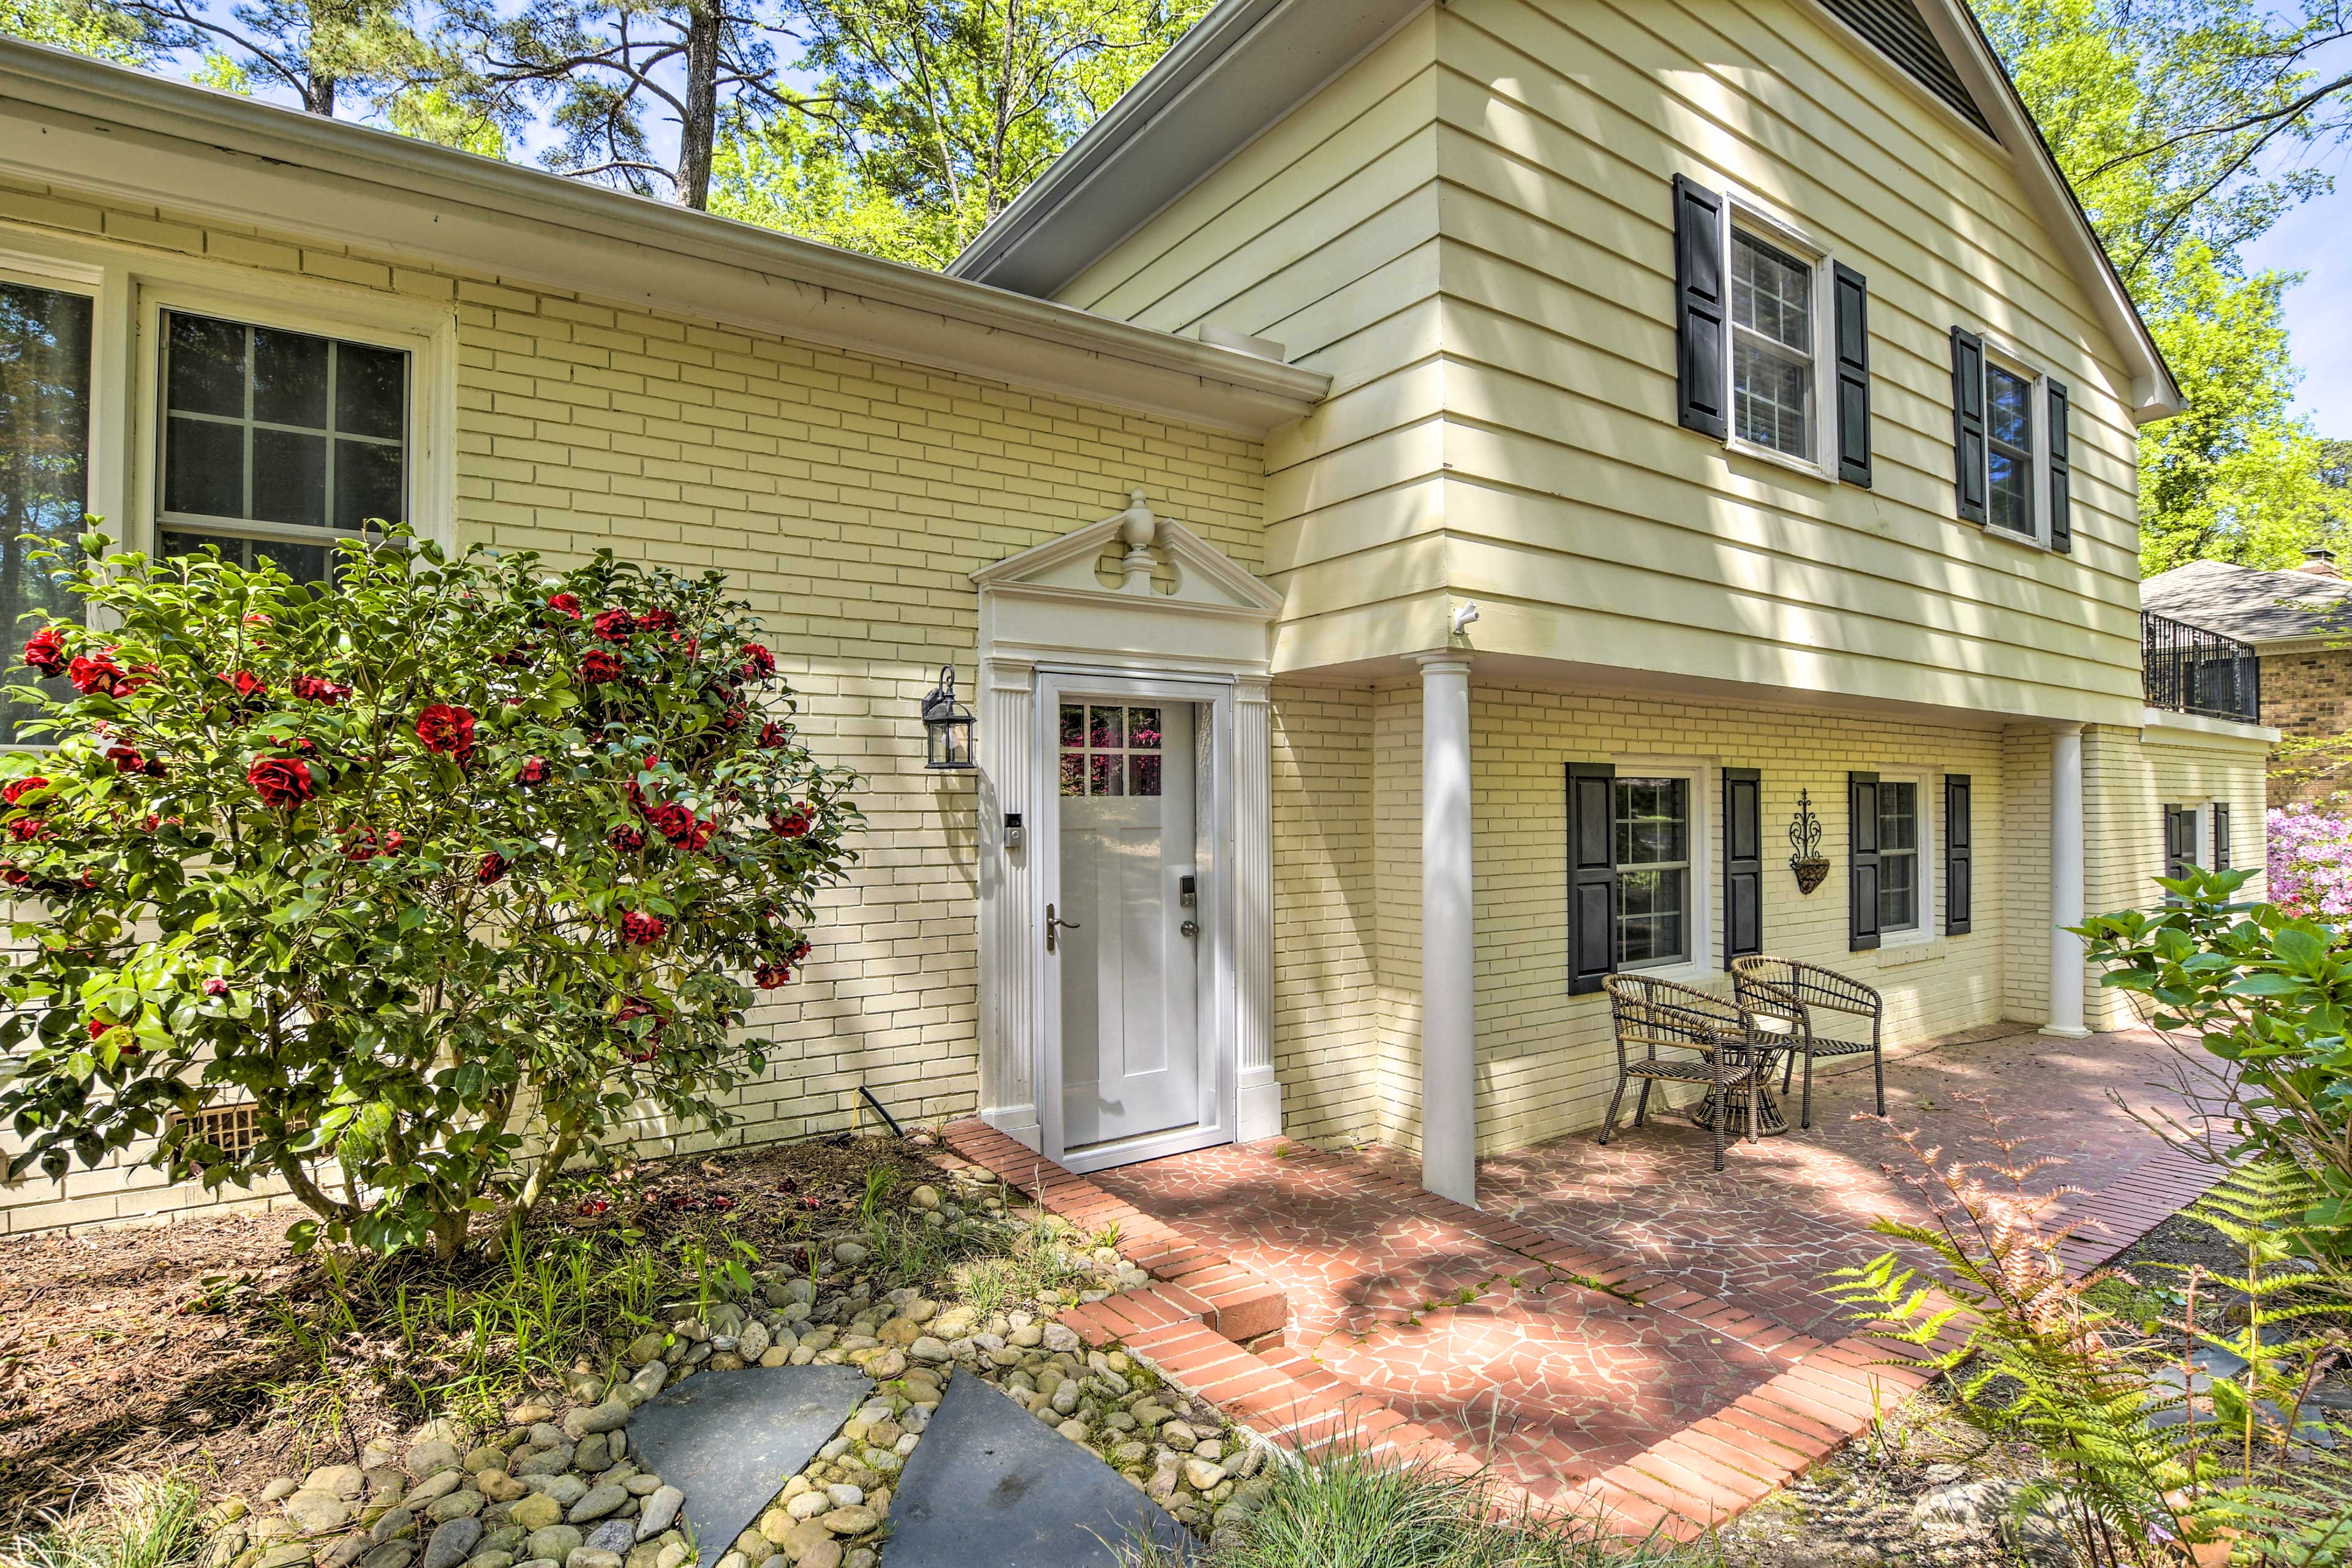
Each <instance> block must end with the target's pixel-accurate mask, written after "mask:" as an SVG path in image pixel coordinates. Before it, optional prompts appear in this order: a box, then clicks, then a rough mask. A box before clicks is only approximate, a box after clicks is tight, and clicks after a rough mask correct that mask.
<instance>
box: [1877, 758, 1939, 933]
mask: <svg viewBox="0 0 2352 1568" xmlns="http://www.w3.org/2000/svg"><path fill="white" fill-rule="evenodd" d="M1926 844H1927V788H1926V787H1925V785H1924V784H1922V783H1921V782H1920V781H1919V780H1918V779H1916V778H1908V777H1905V776H1903V775H1901V774H1895V773H1880V774H1879V776H1878V930H1879V933H1880V935H1881V936H1882V937H1895V936H1900V935H1903V934H1905V933H1906V932H1911V931H1927V929H1928V928H1929V919H1928V915H1929V911H1928V908H1927V852H1926V849H1925V845H1926Z"/></svg>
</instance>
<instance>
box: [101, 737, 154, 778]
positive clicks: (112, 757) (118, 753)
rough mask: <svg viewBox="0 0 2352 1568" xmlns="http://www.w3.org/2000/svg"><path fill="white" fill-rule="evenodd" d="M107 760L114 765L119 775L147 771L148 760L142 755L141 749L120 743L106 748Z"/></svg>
mask: <svg viewBox="0 0 2352 1568" xmlns="http://www.w3.org/2000/svg"><path fill="white" fill-rule="evenodd" d="M106 760H107V761H108V762H110V763H113V764H114V771H115V772H116V773H145V772H146V771H147V759H146V758H145V757H144V756H142V755H141V754H140V751H139V748H138V747H136V746H126V745H123V744H122V743H121V742H119V741H118V742H115V743H114V744H113V745H111V746H109V747H107V748H106Z"/></svg>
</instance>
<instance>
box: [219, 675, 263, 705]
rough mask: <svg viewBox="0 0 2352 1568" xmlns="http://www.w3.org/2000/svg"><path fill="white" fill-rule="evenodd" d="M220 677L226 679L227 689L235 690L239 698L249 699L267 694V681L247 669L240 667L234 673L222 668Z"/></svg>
mask: <svg viewBox="0 0 2352 1568" xmlns="http://www.w3.org/2000/svg"><path fill="white" fill-rule="evenodd" d="M220 679H223V680H226V681H227V682H228V685H229V689H230V690H232V691H234V692H236V694H237V696H238V697H239V698H241V699H246V700H252V699H255V698H261V697H267V696H268V695H269V683H268V681H266V680H264V679H261V677H259V676H257V675H256V674H254V673H253V671H251V670H249V669H240V670H238V671H237V672H236V674H234V675H231V674H230V673H229V672H228V671H227V670H222V671H221V672H220Z"/></svg>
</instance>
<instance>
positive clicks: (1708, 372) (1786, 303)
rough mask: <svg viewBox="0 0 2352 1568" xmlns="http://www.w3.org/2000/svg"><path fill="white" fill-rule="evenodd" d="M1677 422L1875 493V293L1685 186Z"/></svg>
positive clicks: (1749, 210) (1777, 228)
mask: <svg viewBox="0 0 2352 1568" xmlns="http://www.w3.org/2000/svg"><path fill="white" fill-rule="evenodd" d="M1674 198H1675V294H1676V297H1677V303H1676V307H1675V383H1676V403H1677V412H1676V419H1677V421H1678V422H1679V423H1680V424H1681V425H1682V426H1684V427H1685V428H1686V429H1691V430H1696V431H1698V432H1700V433H1701V434H1702V435H1706V436H1712V437H1715V438H1716V439H1717V440H1719V441H1722V442H1723V443H1724V444H1725V445H1726V446H1727V447H1730V448H1731V449H1732V450H1733V451H1735V452H1739V453H1744V454H1747V455H1748V456H1750V457H1757V458H1766V459H1769V461H1771V462H1774V463H1777V464H1780V465H1782V466H1784V467H1790V468H1798V469H1800V470H1801V471H1803V472H1806V473H1809V474H1811V475H1813V476H1815V477H1817V478H1820V479H1833V480H1838V481H1842V482H1843V483H1846V484H1853V485H1864V486H1867V485H1869V484H1870V482H1871V457H1870V435H1871V431H1870V321H1869V304H1870V291H1869V287H1868V285H1867V284H1866V283H1865V282H1864V279H1863V276H1862V274H1861V273H1859V272H1856V271H1855V270H1854V269H1853V268H1851V267H1847V266H1845V265H1843V263H1841V262H1839V261H1837V260H1836V259H1835V258H1832V256H1831V255H1830V254H1829V252H1828V250H1827V249H1826V248H1825V247H1823V246H1822V245H1821V244H1820V243H1819V242H1818V241H1815V240H1813V239H1811V238H1810V237H1807V236H1806V235H1805V233H1804V232H1803V231H1802V230H1801V229H1800V228H1799V227H1798V226H1796V225H1794V224H1793V223H1790V221H1788V220H1787V219H1785V218H1783V217H1780V216H1778V215H1776V214H1774V213H1771V212H1769V211H1768V210H1767V209H1766V208H1765V207H1764V206H1763V205H1761V204H1760V203H1758V202H1756V201H1753V200H1751V199H1749V198H1748V197H1746V196H1743V195H1740V194H1739V193H1738V192H1736V191H1735V192H1732V193H1730V194H1728V195H1719V194H1717V192H1714V191H1711V190H1708V189H1707V188H1706V186H1704V185H1702V184H1699V183H1698V182H1696V180H1693V179H1691V178H1690V177H1689V176H1687V175H1684V174H1677V175H1675V179H1674Z"/></svg>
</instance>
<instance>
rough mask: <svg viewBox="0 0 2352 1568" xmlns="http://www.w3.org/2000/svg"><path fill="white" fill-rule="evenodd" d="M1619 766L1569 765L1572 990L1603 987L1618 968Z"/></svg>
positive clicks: (1574, 992) (1576, 993)
mask: <svg viewBox="0 0 2352 1568" xmlns="http://www.w3.org/2000/svg"><path fill="white" fill-rule="evenodd" d="M1616 781H1617V770H1616V769H1615V768H1613V767H1612V766H1610V765H1609V764H1608V763H1569V764H1568V994H1570V995H1571V996H1580V995H1582V994H1585V993H1586V992H1588V991H1598V990H1600V989H1601V978H1602V977H1603V976H1604V975H1608V974H1612V973H1615V972H1616V969H1617V843H1616V836H1615V835H1614V834H1613V833H1612V832H1611V831H1610V828H1611V819H1612V816H1613V813H1612V811H1611V810H1610V807H1611V805H1612V801H1613V797H1614V796H1615V795H1616V793H1617V783H1616Z"/></svg>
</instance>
